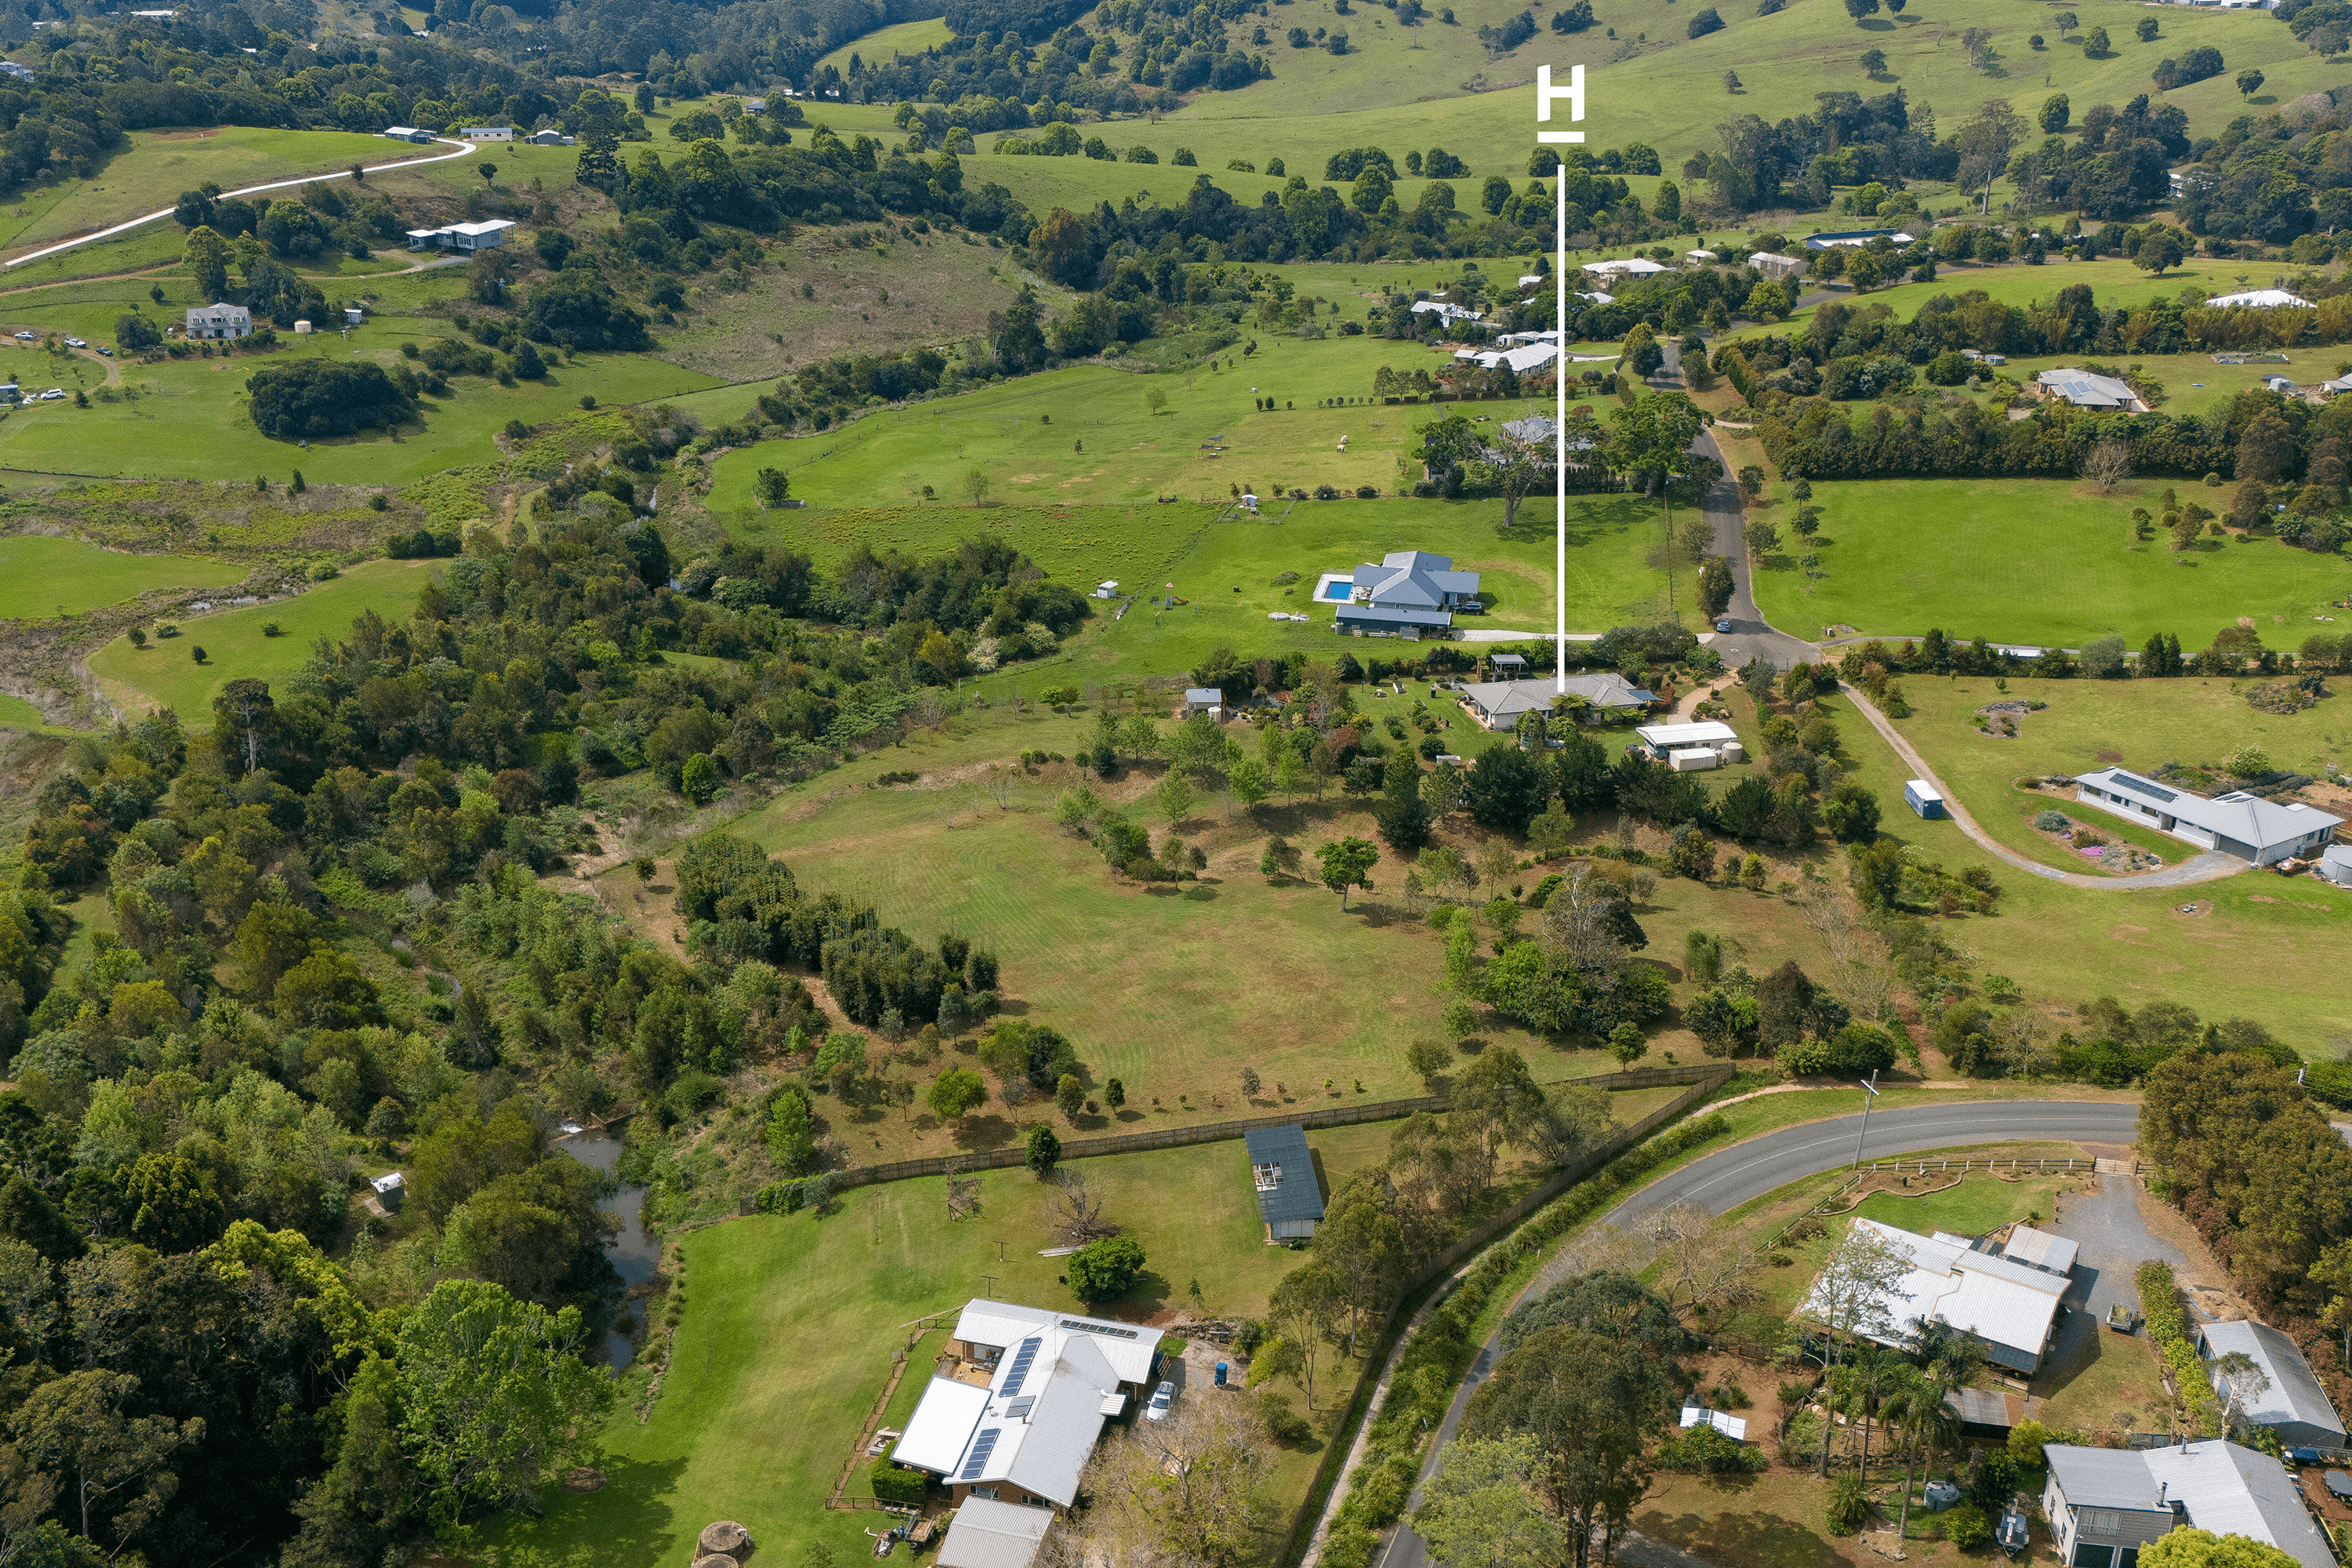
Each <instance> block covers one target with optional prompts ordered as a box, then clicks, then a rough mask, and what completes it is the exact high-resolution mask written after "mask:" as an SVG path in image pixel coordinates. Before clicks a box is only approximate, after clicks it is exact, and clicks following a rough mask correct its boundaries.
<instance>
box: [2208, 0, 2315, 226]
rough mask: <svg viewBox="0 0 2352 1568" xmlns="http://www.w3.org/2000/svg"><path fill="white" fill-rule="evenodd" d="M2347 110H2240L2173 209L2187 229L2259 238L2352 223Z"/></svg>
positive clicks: (2299, 105)
mask: <svg viewBox="0 0 2352 1568" xmlns="http://www.w3.org/2000/svg"><path fill="white" fill-rule="evenodd" d="M2307 9H2308V8H2306V10H2307ZM2300 107H2302V104H2301V100H2298V108H2300ZM2347 116H2352V110H2347V107H2346V106H2343V105H2336V104H2331V105H2330V106H2328V107H2327V108H2326V109H2324V110H2321V111H2320V112H2317V113H2313V114H2304V113H2298V114H2296V115H2295V116H2294V119H2293V121H2292V122H2290V121H2289V119H2288V117H2287V116H2285V115H2284V114H2278V113H2273V114H2266V115H2263V117H2262V118H2260V119H2259V120H2258V119H2256V118H2255V117H2254V116H2252V115H2250V114H2248V115H2241V116H2239V117H2238V118H2237V119H2235V120H2233V121H2231V122H2230V123H2229V125H2228V126H2226V127H2225V128H2224V129H2223V130H2222V132H2221V135H2220V136H2218V137H2216V138H2215V139H2214V140H2213V142H2212V144H2211V145H2210V146H2208V147H2205V148H2202V149H2201V150H2200V152H2199V153H2198V155H2197V159H2196V162H2194V163H2191V164H2190V165H2189V168H2188V169H2187V171H2186V172H2185V173H2184V174H2183V177H2182V183H2181V192H2180V196H2179V200H2178V201H2177V202H2176V203H2175V204H2174V206H2173V210H2174V212H2176V213H2177V214H2178V215H2179V218H2180V221H2181V222H2182V223H2184V224H2187V225H2188V226H2189V232H2190V233H2192V234H2200V235H2210V236H2213V237H2218V238H2223V239H2250V240H2256V241H2259V242H2261V243H2263V244H2265V245H2292V244H2294V242H2295V241H2297V240H2298V239H2302V238H2304V237H2306V236H2309V235H2313V234H2315V233H2326V232H2332V231H2334V230H2336V229H2338V228H2341V227H2343V226H2346V225H2347V224H2352V160H2347V157H2346V155H2345V153H2344V152H2343V151H2342V150H2341V149H2342V147H2343V143H2344V132H2345V129H2346V126H2347ZM2300 255H2301V253H2298V256H2300Z"/></svg>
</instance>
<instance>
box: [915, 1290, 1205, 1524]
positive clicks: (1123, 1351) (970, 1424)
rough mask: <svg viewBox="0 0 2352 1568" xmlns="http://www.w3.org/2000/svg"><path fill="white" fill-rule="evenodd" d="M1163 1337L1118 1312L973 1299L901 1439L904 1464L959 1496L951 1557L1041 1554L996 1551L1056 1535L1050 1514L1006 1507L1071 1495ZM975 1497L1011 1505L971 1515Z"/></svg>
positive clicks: (1055, 1503)
mask: <svg viewBox="0 0 2352 1568" xmlns="http://www.w3.org/2000/svg"><path fill="white" fill-rule="evenodd" d="M947 1349H948V1357H947V1358H943V1359H942V1362H941V1363H940V1364H941V1367H942V1370H940V1371H939V1372H935V1373H932V1374H931V1380H930V1383H929V1385H928V1386H927V1387H926V1388H925V1389H924V1390H923V1396H922V1398H921V1399H920V1400H919V1402H918V1403H917V1404H916V1405H915V1413H914V1415H911V1416H910V1417H908V1421H907V1431H906V1435H905V1436H901V1437H900V1438H899V1439H898V1443H897V1445H896V1446H895V1447H893V1448H892V1449H891V1458H895V1459H896V1460H897V1461H898V1463H899V1464H901V1465H905V1466H907V1467H908V1468H911V1469H918V1470H925V1471H929V1473H930V1474H932V1475H935V1476H937V1477H939V1478H940V1480H941V1481H943V1482H945V1483H946V1484H947V1487H948V1489H949V1494H950V1499H951V1500H952V1501H954V1503H955V1504H956V1505H957V1508H958V1510H959V1511H958V1512H957V1515H956V1523H955V1524H954V1525H951V1526H950V1528H949V1531H948V1538H947V1542H946V1544H945V1545H944V1546H942V1547H941V1549H940V1561H941V1562H942V1563H949V1562H958V1563H972V1564H987V1565H989V1568H999V1565H1005V1564H1009V1565H1010V1568H1021V1564H1024V1563H1027V1562H1028V1561H1029V1557H1027V1556H1019V1555H992V1554H990V1553H992V1552H1006V1551H1008V1550H1009V1549H1010V1543H1008V1542H1005V1541H1003V1540H1002V1539H995V1538H1001V1537H1005V1536H1011V1537H1013V1538H1014V1541H1015V1542H1017V1541H1018V1540H1020V1539H1024V1538H1025V1539H1027V1540H1028V1541H1029V1542H1030V1543H1031V1544H1030V1550H1031V1554H1032V1555H1034V1549H1035V1543H1036V1542H1038V1541H1042V1540H1043V1539H1044V1536H1045V1521H1040V1520H1037V1519H1034V1518H1025V1517H1018V1516H1016V1514H1014V1513H1011V1512H1006V1511H1004V1510H1033V1511H1034V1512H1036V1513H1042V1514H1045V1516H1046V1521H1050V1518H1051V1514H1052V1510H1055V1509H1062V1508H1067V1507H1068V1506H1069V1505H1070V1503H1071V1502H1072V1501H1073V1500H1075V1499H1076V1497H1077V1495H1078V1476H1079V1473H1080V1472H1081V1471H1083V1470H1084V1469H1085V1468H1086V1464H1087V1458H1088V1457H1089V1456H1091V1455H1092V1454H1093V1452H1094V1447H1095V1443H1096V1441H1097V1439H1099V1438H1100V1437H1101V1436H1102V1429H1103V1423H1105V1422H1106V1421H1108V1420H1109V1419H1110V1418H1111V1417H1112V1416H1114V1415H1118V1414H1119V1413H1120V1412H1122V1411H1123V1410H1125V1409H1126V1408H1127V1402H1128V1400H1129V1399H1130V1398H1133V1397H1137V1396H1139V1395H1140V1394H1143V1393H1144V1392H1145V1391H1146V1390H1147V1389H1149V1388H1150V1384H1151V1380H1152V1373H1154V1372H1155V1371H1156V1370H1157V1368H1158V1365H1159V1360H1160V1331H1159V1330H1158V1329H1150V1328H1144V1327H1141V1326H1139V1325H1137V1324H1133V1323H1119V1322H1113V1321H1110V1320H1108V1319H1106V1318H1082V1317H1076V1316H1074V1315H1070V1314H1067V1313H1063V1312H1055V1311H1050V1310H1045V1309H1043V1308H1038V1307H1024V1306H1019V1305H1016V1304H1014V1303H1013V1302H1010V1301H990V1300H978V1299H975V1300H971V1301H968V1302H966V1303H965V1304H964V1309H963V1311H962V1313H961V1315H960V1316H958V1318H957V1319H956V1325H955V1329H954V1331H953V1332H952V1333H951V1334H950V1337H949V1340H948V1345H947ZM975 1499H977V1500H982V1501H986V1502H994V1503H998V1504H1001V1505H1003V1509H999V1510H975V1511H974V1512H973V1514H972V1517H971V1519H970V1520H969V1521H967V1520H966V1519H965V1516H964V1514H963V1512H962V1511H961V1510H963V1509H965V1508H966V1507H968V1506H969V1505H970V1504H971V1501H972V1500H975ZM967 1528H968V1531H969V1533H968V1534H967V1536H966V1539H965V1540H964V1541H963V1542H961V1543H959V1542H958V1540H957V1532H958V1531H959V1530H966V1529H967Z"/></svg>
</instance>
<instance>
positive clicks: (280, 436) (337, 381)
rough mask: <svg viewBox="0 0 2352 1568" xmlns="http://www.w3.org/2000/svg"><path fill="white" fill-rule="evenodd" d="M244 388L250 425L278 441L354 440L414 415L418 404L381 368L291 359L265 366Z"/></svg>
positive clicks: (248, 380)
mask: <svg viewBox="0 0 2352 1568" xmlns="http://www.w3.org/2000/svg"><path fill="white" fill-rule="evenodd" d="M246 389H247V391H248V392H250V393H251V394H252V395H253V401H252V404H251V405H250V406H251V409H252V414H253V423H254V425H255V426H257V427H258V428H259V430H260V431H261V433H262V434H263V435H265V436H267V437H270V438H271V439H272V440H276V441H298V440H304V439H311V440H315V439H318V438H320V437H328V436H353V435H357V434H358V433H359V432H360V431H362V430H371V429H374V428H376V427H378V426H385V425H400V424H404V423H406V422H407V421H408V420H411V419H414V418H415V417H416V400H415V398H413V397H411V396H409V395H407V394H405V393H404V392H402V391H401V390H400V388H398V387H397V386H394V384H392V378H391V377H389V376H387V375H385V374H383V366H381V365H373V364H352V363H347V362H345V361H341V360H326V359H318V360H295V361H291V362H289V363H283V364H268V365H264V366H262V367H261V368H260V369H259V370H257V371H255V372H254V373H253V374H252V375H251V376H250V377H248V378H247V381H246Z"/></svg>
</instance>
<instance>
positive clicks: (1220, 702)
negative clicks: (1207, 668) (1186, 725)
mask: <svg viewBox="0 0 2352 1568" xmlns="http://www.w3.org/2000/svg"><path fill="white" fill-rule="evenodd" d="M1224 711H1225V694H1224V693H1223V692H1222V691H1220V690H1218V689H1216V688H1215V687H1213V686H1195V687H1192V688H1190V689H1187V690H1186V691H1185V693H1184V717H1186V718H1187V719H1190V718H1191V717H1192V715H1193V714H1195V713H1206V714H1207V715H1208V716H1209V717H1210V718H1212V719H1221V718H1223V717H1224Z"/></svg>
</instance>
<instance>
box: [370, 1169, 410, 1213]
mask: <svg viewBox="0 0 2352 1568" xmlns="http://www.w3.org/2000/svg"><path fill="white" fill-rule="evenodd" d="M368 1188H369V1190H370V1191H372V1192H373V1193H374V1194H375V1200H376V1202H378V1203H380V1204H382V1205H383V1206H384V1207H385V1208H388V1209H396V1208H398V1207H399V1206H400V1205H401V1200H402V1199H404V1198H405V1197H406V1196H407V1195H408V1183H407V1182H406V1181H405V1180H404V1178H403V1177H402V1175H401V1173H399V1172H398V1171H394V1172H393V1173H391V1174H389V1175H383V1176H373V1177H371V1178H369V1180H368Z"/></svg>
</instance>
